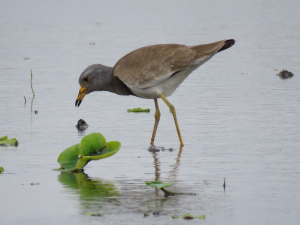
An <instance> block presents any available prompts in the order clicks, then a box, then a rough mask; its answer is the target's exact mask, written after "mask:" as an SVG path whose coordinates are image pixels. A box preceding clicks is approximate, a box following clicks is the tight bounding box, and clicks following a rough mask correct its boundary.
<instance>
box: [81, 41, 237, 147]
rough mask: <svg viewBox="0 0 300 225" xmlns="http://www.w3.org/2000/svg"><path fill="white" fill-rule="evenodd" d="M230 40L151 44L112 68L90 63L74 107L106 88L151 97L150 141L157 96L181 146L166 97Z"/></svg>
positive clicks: (221, 49)
mask: <svg viewBox="0 0 300 225" xmlns="http://www.w3.org/2000/svg"><path fill="white" fill-rule="evenodd" d="M234 43H235V41H234V40H233V39H228V40H222V41H218V42H214V43H210V44H202V45H194V46H185V45H179V44H160V45H151V46H146V47H142V48H139V49H136V50H134V51H132V52H130V53H128V54H127V55H125V56H123V57H122V58H121V59H120V60H119V61H118V62H117V63H116V64H115V66H114V67H108V66H104V65H101V64H94V65H91V66H89V67H87V68H86V69H85V70H84V71H83V72H82V74H81V75H80V77H79V85H80V86H81V88H80V89H79V94H78V97H77V99H76V102H75V106H78V107H79V106H80V104H81V102H82V99H83V98H84V96H85V95H86V94H89V93H91V92H93V91H109V92H112V93H115V94H118V95H134V96H136V97H139V98H147V99H154V103H155V109H156V111H155V114H154V117H155V123H154V128H153V133H152V138H151V142H150V144H153V143H154V138H155V134H156V130H157V126H158V122H159V120H160V111H159V108H158V103H157V99H158V98H161V99H162V100H163V101H164V102H165V103H166V104H167V105H168V107H169V108H170V112H171V113H172V114H173V117H174V121H175V125H176V129H177V133H178V137H179V141H180V144H181V146H183V141H182V137H181V134H180V130H179V125H178V122H177V117H176V112H175V108H174V106H173V105H172V104H171V103H170V102H169V101H168V100H167V98H166V97H168V96H170V95H171V94H172V93H173V92H174V91H175V89H176V88H177V87H178V86H179V85H180V84H181V83H182V82H183V81H184V79H185V78H186V77H187V76H188V75H189V74H190V73H191V72H193V71H194V70H195V69H197V68H198V67H199V66H201V65H202V64H203V63H205V62H206V61H207V60H209V59H210V58H211V57H213V56H214V55H215V54H216V53H218V52H220V51H223V50H225V49H227V48H230V47H231V46H232V45H234Z"/></svg>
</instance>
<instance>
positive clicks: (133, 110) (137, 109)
mask: <svg viewBox="0 0 300 225" xmlns="http://www.w3.org/2000/svg"><path fill="white" fill-rule="evenodd" d="M127 112H150V109H149V108H147V109H141V108H134V109H127Z"/></svg>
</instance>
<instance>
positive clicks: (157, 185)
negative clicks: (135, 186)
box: [145, 181, 173, 188]
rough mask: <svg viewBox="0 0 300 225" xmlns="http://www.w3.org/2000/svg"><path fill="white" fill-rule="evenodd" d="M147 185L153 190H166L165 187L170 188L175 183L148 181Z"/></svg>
mask: <svg viewBox="0 0 300 225" xmlns="http://www.w3.org/2000/svg"><path fill="white" fill-rule="evenodd" d="M145 183H146V185H147V186H149V187H152V188H165V187H170V186H171V185H172V184H173V182H170V183H163V182H161V181H146V182H145Z"/></svg>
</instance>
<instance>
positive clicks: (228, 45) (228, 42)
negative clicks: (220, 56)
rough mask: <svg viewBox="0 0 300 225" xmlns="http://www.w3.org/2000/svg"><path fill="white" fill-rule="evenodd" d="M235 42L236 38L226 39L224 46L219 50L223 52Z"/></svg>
mask: <svg viewBox="0 0 300 225" xmlns="http://www.w3.org/2000/svg"><path fill="white" fill-rule="evenodd" d="M234 43H235V40H233V39H228V40H226V41H225V43H224V45H223V47H222V48H221V49H220V50H219V51H218V52H221V51H223V50H225V49H227V48H230V47H231V46H232V45H234Z"/></svg>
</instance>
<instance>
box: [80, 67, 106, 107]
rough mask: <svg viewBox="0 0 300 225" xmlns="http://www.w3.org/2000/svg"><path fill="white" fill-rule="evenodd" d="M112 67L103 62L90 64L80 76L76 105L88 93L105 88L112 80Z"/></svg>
mask: <svg viewBox="0 0 300 225" xmlns="http://www.w3.org/2000/svg"><path fill="white" fill-rule="evenodd" d="M111 74H112V68H111V67H108V66H104V65H101V64H94V65H91V66H88V67H87V68H86V69H85V70H84V71H83V72H82V73H81V75H80V77H79V80H78V82H79V85H80V87H81V88H80V89H79V94H78V97H77V99H76V102H75V106H78V107H79V106H80V104H81V102H82V99H83V98H84V96H85V95H86V94H89V93H91V92H93V91H102V90H105V86H106V85H107V84H108V82H109V80H110V76H111Z"/></svg>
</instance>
